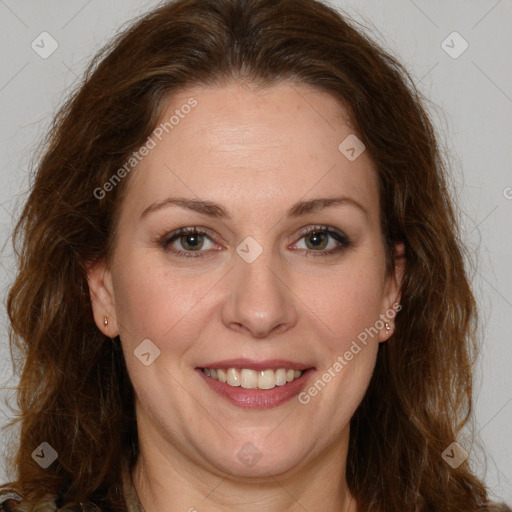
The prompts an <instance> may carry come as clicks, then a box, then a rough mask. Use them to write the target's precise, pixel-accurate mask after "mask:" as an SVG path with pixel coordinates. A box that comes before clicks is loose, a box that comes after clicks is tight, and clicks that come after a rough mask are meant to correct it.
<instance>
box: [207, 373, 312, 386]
mask: <svg viewBox="0 0 512 512" xmlns="http://www.w3.org/2000/svg"><path fill="white" fill-rule="evenodd" d="M201 371H202V372H203V373H204V374H205V375H207V376H208V377H211V378H212V379H213V380H218V381H219V382H221V383H223V384H227V385H228V386H231V387H234V388H236V387H241V388H243V389H255V390H268V389H274V388H275V387H278V386H285V385H286V384H288V383H290V382H293V381H294V380H297V379H300V377H301V376H302V374H303V373H304V372H303V371H302V370H294V369H291V368H288V369H287V368H278V369H276V370H272V369H268V370H252V369H249V368H227V369H225V368H201Z"/></svg>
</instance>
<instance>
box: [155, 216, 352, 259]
mask: <svg viewBox="0 0 512 512" xmlns="http://www.w3.org/2000/svg"><path fill="white" fill-rule="evenodd" d="M314 232H324V233H327V235H328V236H330V237H331V238H333V239H334V240H335V241H336V242H337V244H338V246H337V247H335V248H334V249H330V250H312V249H299V250H300V251H302V252H303V253H305V254H306V255H308V254H309V255H314V256H325V257H327V256H330V255H334V254H336V253H340V252H341V251H343V250H344V249H346V248H348V247H349V246H351V245H352V241H351V240H350V238H349V237H348V236H347V235H346V234H345V233H344V232H343V231H341V230H340V229H338V228H335V227H332V226H328V225H323V224H317V225H309V226H307V227H305V228H302V229H301V230H299V231H298V232H297V233H296V234H295V235H294V239H296V241H295V242H294V243H293V244H292V245H296V244H297V243H298V242H300V240H301V239H302V238H304V237H305V236H307V235H308V234H310V233H314ZM210 233H211V230H209V229H208V228H202V227H198V226H186V227H181V228H178V229H176V230H174V231H172V232H170V233H169V232H167V233H166V234H164V235H163V236H160V237H158V238H157V241H158V243H159V244H160V245H161V246H162V247H163V248H164V249H165V250H166V251H167V252H170V253H174V254H175V255H177V256H178V257H185V258H191V257H192V258H199V257H205V256H208V255H210V254H211V252H212V250H213V251H218V250H219V249H217V250H215V249H210V250H207V251H202V250H199V251H183V250H180V249H173V248H170V247H171V244H172V243H173V242H175V241H176V240H178V239H179V238H180V237H181V236H184V235H187V234H198V235H203V236H206V237H207V238H209V239H210V240H211V242H212V243H216V242H215V236H212V235H211V234H210ZM217 245H218V244H217Z"/></svg>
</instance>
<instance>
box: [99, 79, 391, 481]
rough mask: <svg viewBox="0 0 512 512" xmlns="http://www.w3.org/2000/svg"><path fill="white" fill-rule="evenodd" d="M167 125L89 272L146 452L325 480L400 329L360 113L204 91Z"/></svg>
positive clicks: (296, 97)
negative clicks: (358, 131) (109, 253)
mask: <svg viewBox="0 0 512 512" xmlns="http://www.w3.org/2000/svg"><path fill="white" fill-rule="evenodd" d="M185 105H188V107H185ZM173 115H174V117H173V118H172V121H170V119H171V117H172V116H173ZM161 122H162V123H165V122H168V123H167V125H163V126H164V127H163V128H160V129H157V131H156V132H155V133H154V134H153V135H152V141H151V142H150V141H149V140H148V144H147V148H148V149H147V152H146V151H144V152H143V153H147V154H146V155H145V156H143V158H142V159H141V161H140V163H139V164H138V166H137V168H136V169H135V170H134V171H133V172H132V175H131V176H130V177H129V183H128V184H127V185H128V187H127V190H126V195H125V197H124V199H123V204H122V208H121V214H120V218H119V225H118V231H117V238H116V245H115V250H114V254H113V258H112V261H111V264H110V266H109V267H107V266H106V265H105V264H103V263H98V264H96V265H95V266H94V267H93V268H91V270H90V274H89V282H90V287H91V293H92V296H93V305H94V312H95V318H96V321H97V323H98V326H99V327H100V328H101V329H102V331H103V332H104V333H105V334H107V335H109V336H115V335H117V334H119V335H120V337H121V341H122V346H123V351H124V355H125V358H126V363H127V367H128V371H129V374H130V377H131V380H132V382H133V385H134V388H135V391H136V407H137V420H138V428H139V436H140V438H141V443H142V445H144V443H145V442H146V443H150V444H151V445H152V446H156V447H157V450H158V453H160V454H162V455H164V456H165V458H166V459H167V460H172V461H174V462H179V461H181V462H183V463H186V464H189V465H191V466H189V467H195V468H202V469H206V470H209V471H214V472H227V473H229V474H236V475H240V476H253V477H254V476H263V475H268V474H269V473H270V474H276V475H277V474H283V472H290V471H292V472H293V471H294V470H298V469H300V468H303V467H306V466H307V465H308V464H312V463H313V462H314V461H316V462H319V461H323V463H324V464H323V466H322V467H324V468H325V470H326V471H327V468H328V467H329V462H328V457H330V456H331V455H332V454H334V456H335V457H336V461H337V464H338V465H339V461H340V460H343V456H345V455H346V447H347V443H348V434H349V421H350V418H351V417H352V415H353V414H354V411H355V410H356V408H357V406H358V405H359V403H360V402H361V400H362V398H363V395H364V393H365V391H366V389H367V386H368V384H369V381H370V377H371V374H372V371H373V369H374V365H375V361H376V354H377V349H378V344H379V342H382V341H384V340H386V339H387V338H388V337H389V336H390V335H391V333H392V330H393V326H394V324H393V320H392V318H393V316H394V310H393V309H392V306H393V304H394V303H395V302H396V300H397V298H398V290H397V287H396V285H395V281H394V279H393V278H392V277H391V276H387V274H386V267H385V252H384V246H383V240H382V235H381V231H380V222H379V201H378V188H377V177H376V171H375V166H374V164H373V163H372V161H371V160H370V158H369V156H368V153H367V152H366V151H363V152H362V153H361V154H359V156H358V153H359V152H360V151H361V149H362V148H361V147H359V146H358V145H357V140H356V139H354V138H353V137H354V135H353V132H352V130H351V128H350V126H349V124H348V119H347V115H346V111H345V110H344V109H343V108H342V107H341V106H340V105H339V104H338V102H337V101H335V99H334V98H333V97H331V96H330V95H328V94H326V93H323V92H320V91H317V90H316V89H313V88H310V87H307V86H304V85H300V86H299V85H293V86H292V85H290V84H286V83H281V84H279V85H277V86H274V87H272V88H269V89H267V90H265V91H263V90H257V89H251V88H248V87H246V86H242V85H240V84H228V85H225V86H222V87H220V86H219V87H218V88H204V89H201V88H190V89H187V90H185V91H182V92H181V93H180V94H178V95H175V96H174V97H173V98H172V100H171V101H170V102H169V104H168V106H167V109H166V111H165V112H164V114H163V116H162V118H161ZM347 137H350V138H349V139H347ZM346 139H347V140H346ZM344 141H345V142H344ZM341 143H343V144H341ZM340 144H341V148H340ZM153 146H154V147H153ZM125 179H128V178H125ZM178 199H179V201H177V200H178ZM194 227H196V228H197V229H198V230H199V233H186V232H185V233H178V234H176V231H177V230H179V229H181V228H186V229H189V228H194ZM390 311H391V313H390ZM381 315H386V316H387V319H386V318H384V317H383V316H381ZM104 316H107V317H108V319H109V323H108V326H104V325H103V318H104ZM383 318H384V320H383ZM385 321H388V322H389V324H390V326H391V330H387V329H386V327H384V322H385ZM203 369H209V373H210V376H208V375H207V373H208V370H207V371H206V372H205V371H204V370H203ZM212 370H213V372H212ZM219 370H220V371H219ZM242 370H243V371H242ZM268 370H270V371H268ZM289 370H292V371H291V372H290V371H289ZM294 370H297V371H303V373H302V374H301V376H300V377H299V378H296V379H295V376H296V375H298V373H295V372H294ZM215 373H216V374H217V379H215V378H213V377H215ZM292 375H293V377H294V380H291V381H290V382H288V379H290V378H291V377H292ZM225 379H227V382H223V380H225ZM276 380H277V383H276ZM285 382H286V383H285ZM315 383H316V384H315ZM236 384H239V385H236ZM266 388H270V389H266ZM328 454H331V455H328ZM340 457H341V459H340Z"/></svg>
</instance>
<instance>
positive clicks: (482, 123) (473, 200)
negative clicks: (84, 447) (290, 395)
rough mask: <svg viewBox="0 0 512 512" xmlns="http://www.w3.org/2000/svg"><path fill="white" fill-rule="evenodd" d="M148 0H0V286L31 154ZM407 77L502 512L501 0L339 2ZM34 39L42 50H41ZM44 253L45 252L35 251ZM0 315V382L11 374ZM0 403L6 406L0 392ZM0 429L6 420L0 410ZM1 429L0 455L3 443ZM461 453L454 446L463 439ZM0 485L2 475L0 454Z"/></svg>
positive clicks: (504, 8) (505, 480)
mask: <svg viewBox="0 0 512 512" xmlns="http://www.w3.org/2000/svg"><path fill="white" fill-rule="evenodd" d="M158 3H159V2H156V1H154V0H147V1H141V0H110V1H108V2H105V1H101V0H0V29H1V30H0V41H1V48H2V51H1V67H0V108H1V115H0V155H1V161H0V169H1V170H0V176H1V187H0V247H1V253H0V256H1V265H0V286H1V295H2V299H3V300H5V297H6V294H7V289H8V286H9V284H10V283H11V282H12V279H13V277H14V271H15V268H14V258H13V251H12V247H11V244H10V241H9V236H10V234H11V231H12V227H13V223H14V218H16V216H17V215H18V214H19V212H20V208H21V207H22V205H23V201H24V199H25V198H26V192H27V189H28V187H29V185H30V182H31V177H30V174H29V169H30V163H31V159H32V158H33V155H34V151H35V149H36V147H37V144H38V142H39V141H40V140H41V138H42V136H43V135H44V134H45V133H46V131H47V129H48V126H49V122H50V120H51V117H52V115H53V113H54V112H55V110H56V108H57V107H58V106H59V105H61V104H62V102H63V99H64V98H65V97H66V95H67V94H68V93H69V91H71V89H72V88H73V87H74V86H75V85H76V83H77V81H78V79H79V78H80V77H81V75H82V73H83V70H84V69H85V66H86V65H87V64H88V62H89V60H90V58H91V57H92V55H93V54H95V53H96V52H97V50H99V49H100V47H101V46H103V45H104V44H105V43H106V42H107V41H108V40H109V39H110V38H111V37H112V36H113V35H114V34H115V32H116V31H117V30H118V29H119V28H120V27H121V26H124V25H125V23H127V22H128V21H129V20H131V19H133V18H134V17H136V16H138V15H140V14H142V13H144V12H146V11H148V10H150V9H151V8H152V7H154V6H156V5H157V4H158ZM329 3H330V4H331V5H333V6H335V7H338V8H340V9H342V10H343V11H344V12H346V13H348V14H349V15H350V16H351V17H352V18H353V19H355V20H357V21H359V22H361V23H362V24H363V25H364V26H365V27H366V29H365V30H366V31H367V34H368V35H369V36H370V37H372V38H373V39H375V40H377V42H378V43H380V44H381V45H382V46H384V47H385V48H386V49H387V50H388V51H390V52H391V53H392V54H393V55H395V56H397V57H398V58H399V59H400V61H401V62H402V63H404V64H405V66H406V68H407V69H408V70H409V71H410V73H411V75H412V77H413V79H414V80H415V83H416V84H417V85H418V87H419V88H420V90H421V91H422V93H423V94H424V95H425V96H426V97H427V98H429V100H430V103H429V104H428V109H429V111H430V112H431V114H432V117H433V120H434V122H435V125H436V127H437V130H438V135H439V138H440V140H441V142H442V144H443V146H444V148H445V153H446V155H447V157H448V158H449V162H450V164H451V165H450V167H451V173H452V174H451V176H452V177H451V182H452V185H453V188H454V190H455V194H456V200H457V201H458V204H459V205H460V210H461V218H462V222H463V232H464V241H465V243H466V244H467V246H468V247H469V249H470V251H471V253H472V254H474V255H475V256H474V258H475V260H476V261H477V267H476V269H477V270H476V272H475V274H474V276H473V284H474V289H475V292H476V295H477V299H478V303H479V308H480V315H481V339H482V341H481V343H482V348H481V357H480V360H479V363H478V367H477V368H476V373H475V408H474V421H475V432H476V433H477V436H476V442H477V444H478V445H480V446H481V447H482V448H483V449H484V450H485V452H486V453H487V458H486V460H484V459H483V457H482V455H481V451H480V450H479V449H478V446H465V448H466V450H467V451H468V452H469V453H470V459H471V460H472V461H473V462H474V464H475V466H476V467H477V468H478V471H479V474H480V476H484V477H485V480H486V482H487V484H488V485H489V487H490V489H491V491H492V493H493V494H494V495H495V496H498V497H500V498H501V499H503V500H505V501H507V503H508V504H512V437H511V435H510V434H511V432H512V428H511V425H512V371H511V370H512V368H511V365H512V335H511V333H512V265H511V262H512V241H511V235H512V230H511V228H510V226H511V220H512V172H511V162H512V143H511V142H512V138H511V135H512V68H511V66H510V55H512V31H511V30H510V26H511V22H512V1H511V0H449V1H447V0H434V1H432V0H429V1H427V0H387V1H386V2H382V1H381V0H352V1H349V0H338V1H331V2H329ZM41 40H43V43H41ZM42 257H44V255H42ZM7 333H8V324H7V316H6V313H5V308H2V310H1V313H0V372H1V376H0V379H1V382H2V384H1V386H2V387H6V386H13V385H14V384H15V382H16V381H15V379H14V378H13V375H12V373H13V372H12V366H11V360H10V352H9V345H8V334H7ZM0 398H2V399H10V402H11V403H12V404H13V405H14V404H15V401H14V397H13V394H12V392H8V391H5V390H3V391H2V392H1V396H0ZM1 411H2V416H1V417H0V426H3V425H4V424H5V423H6V422H7V420H8V418H9V417H10V415H11V414H12V413H11V411H10V410H8V409H5V407H2V409H1ZM11 436H12V433H11V434H10V436H8V435H7V434H6V433H5V432H2V433H1V434H0V449H2V450H3V449H4V448H5V446H6V444H7V443H8V442H12V440H10V439H9V438H10V437H11ZM459 441H461V444H463V439H462V438H461V439H460V440H459ZM0 461H1V464H0V483H3V482H5V481H7V480H10V479H12V478H13V475H9V474H8V473H7V472H6V470H5V464H4V458H3V457H2V458H1V459H0Z"/></svg>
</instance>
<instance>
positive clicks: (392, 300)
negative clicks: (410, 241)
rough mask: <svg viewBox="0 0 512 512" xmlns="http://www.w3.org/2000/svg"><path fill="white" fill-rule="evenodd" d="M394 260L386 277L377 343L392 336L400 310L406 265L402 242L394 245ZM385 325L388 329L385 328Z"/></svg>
mask: <svg viewBox="0 0 512 512" xmlns="http://www.w3.org/2000/svg"><path fill="white" fill-rule="evenodd" d="M394 259H395V266H394V269H393V271H392V272H391V274H390V275H389V276H388V277H387V283H386V292H385V295H384V301H383V311H382V313H381V315H380V319H381V320H382V322H383V323H384V326H383V328H382V329H380V330H379V342H383V341H387V340H388V339H389V338H390V337H391V336H392V335H393V333H394V332H395V317H396V315H397V314H398V312H399V311H400V309H401V306H400V298H401V287H402V280H403V277H404V273H405V267H406V264H407V259H406V257H405V244H404V243H403V242H399V243H397V244H395V258H394ZM386 324H387V327H389V329H387V328H386Z"/></svg>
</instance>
